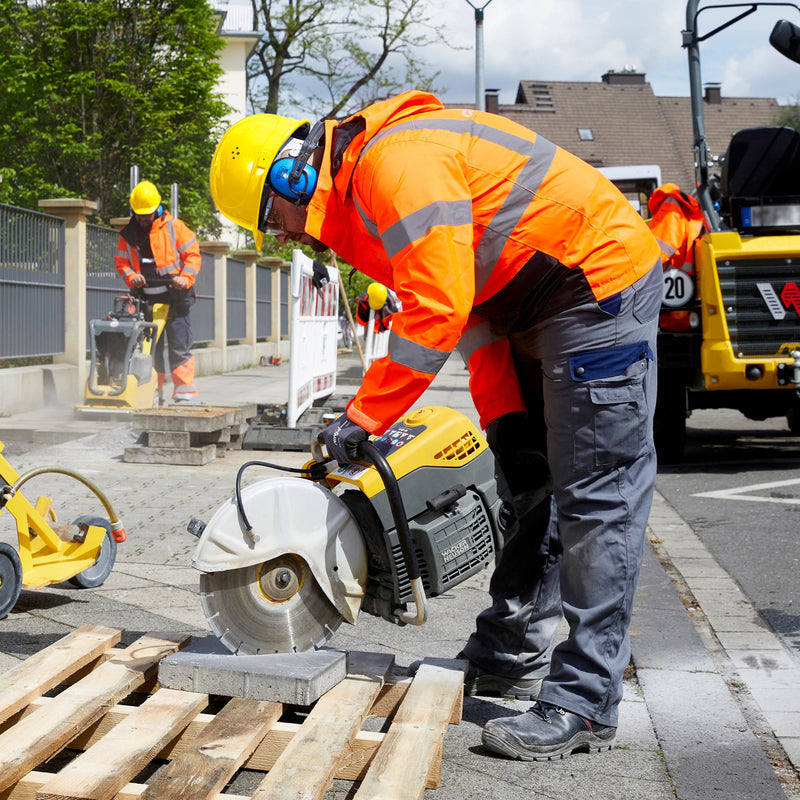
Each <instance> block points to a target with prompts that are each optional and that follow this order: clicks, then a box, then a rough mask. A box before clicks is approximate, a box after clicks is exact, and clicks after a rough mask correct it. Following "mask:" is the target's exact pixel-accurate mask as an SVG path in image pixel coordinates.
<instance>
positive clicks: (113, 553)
mask: <svg viewBox="0 0 800 800" xmlns="http://www.w3.org/2000/svg"><path fill="white" fill-rule="evenodd" d="M72 524H73V525H78V526H80V527H82V528H88V527H89V525H98V526H99V527H101V528H105V530H106V535H105V537H104V538H103V544H101V545H100V552H99V553H98V554H97V561H95V562H94V564H92V566H91V567H87V568H86V569H85V570H84V571H83V572H79V573H78V574H77V575H73V576H72V577H71V578H70V579H69V582H70V583H71V584H72V585H73V586H77V587H78V588H79V589H94V588H95V587H96V586H101V585H102V583H103V581H105V579H106V578H107V577H108V575H109V573H110V572H111V570H112V569H113V567H114V562H115V561H116V559H117V543H116V542H115V541H114V537H113V536H112V535H111V525H110V524H109V522H108V520H105V519H103V518H102V517H78V519H76V520H75V522H73V523H72Z"/></svg>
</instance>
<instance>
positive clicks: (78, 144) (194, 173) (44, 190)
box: [0, 0, 228, 234]
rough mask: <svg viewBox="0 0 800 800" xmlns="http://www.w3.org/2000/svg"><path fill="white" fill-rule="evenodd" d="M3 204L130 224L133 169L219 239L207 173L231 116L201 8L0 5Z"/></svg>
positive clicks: (187, 0)
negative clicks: (74, 209) (88, 205)
mask: <svg viewBox="0 0 800 800" xmlns="http://www.w3.org/2000/svg"><path fill="white" fill-rule="evenodd" d="M0 40H2V42H3V47H2V48H0V74H1V75H2V76H3V77H2V82H0V201H3V202H8V203H14V204H16V205H20V206H24V207H28V208H36V202H37V200H38V199H40V198H42V197H67V196H72V197H75V196H77V197H84V198H87V199H90V200H94V201H96V202H97V203H98V211H97V218H98V219H99V220H101V221H104V222H107V221H108V220H109V219H111V218H113V217H119V216H126V215H127V214H128V213H129V212H128V202H127V198H128V194H129V190H130V167H131V166H132V165H138V167H139V170H140V176H141V178H143V179H144V178H146V179H148V180H151V181H152V182H153V183H155V184H156V185H157V186H158V187H159V189H160V190H161V192H162V195H163V196H164V197H165V199H168V197H169V186H170V184H171V183H177V184H178V185H179V191H180V215H181V217H182V218H183V219H185V220H186V222H187V223H188V224H189V225H191V226H192V227H194V228H195V229H197V230H198V231H201V232H204V233H208V234H214V233H216V231H217V230H218V229H219V222H218V220H217V219H216V217H215V216H214V212H213V204H212V203H211V198H210V192H209V189H208V165H209V163H210V162H211V157H212V155H213V151H214V145H215V143H216V140H217V138H218V134H219V129H220V123H221V120H222V119H223V117H224V116H225V114H226V113H227V112H228V107H227V106H226V105H225V103H224V102H223V101H222V99H221V95H220V94H219V93H218V91H217V84H218V80H219V77H220V74H221V68H220V66H219V64H218V61H217V58H216V53H217V50H218V49H219V48H220V47H221V46H222V42H221V40H220V38H219V37H218V36H217V35H216V31H215V28H214V19H213V15H212V11H211V7H210V5H209V4H208V3H206V2H200V1H199V0H46V2H44V1H39V0H0Z"/></svg>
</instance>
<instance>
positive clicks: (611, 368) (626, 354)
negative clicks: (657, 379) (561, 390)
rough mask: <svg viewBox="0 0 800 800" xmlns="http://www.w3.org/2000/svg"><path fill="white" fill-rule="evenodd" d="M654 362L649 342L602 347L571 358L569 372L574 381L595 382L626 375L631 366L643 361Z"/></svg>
mask: <svg viewBox="0 0 800 800" xmlns="http://www.w3.org/2000/svg"><path fill="white" fill-rule="evenodd" d="M645 358H646V359H650V360H651V361H652V360H653V351H652V350H651V349H650V345H649V344H648V343H647V341H646V340H645V341H642V342H634V343H633V344H620V345H617V346H616V347H601V348H600V349H599V350H587V351H586V352H583V353H576V354H575V355H573V356H570V357H569V371H570V374H571V375H572V380H574V381H579V382H583V381H593V380H598V379H600V378H613V377H615V376H617V375H624V374H625V370H626V369H628V367H629V366H630V365H631V364H635V363H636V362H637V361H640V360H642V359H645Z"/></svg>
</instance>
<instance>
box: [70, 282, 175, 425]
mask: <svg viewBox="0 0 800 800" xmlns="http://www.w3.org/2000/svg"><path fill="white" fill-rule="evenodd" d="M150 309H151V313H150V314H149V315H148V313H147V308H146V307H145V303H144V302H143V301H142V300H140V299H139V298H137V297H134V296H133V295H123V296H119V297H115V298H114V309H113V311H111V313H109V315H108V316H107V317H106V319H93V320H91V322H90V323H89V329H90V334H91V335H90V343H89V344H90V348H91V350H90V357H89V377H88V379H87V380H86V391H85V393H84V400H83V405H80V406H78V407H77V409H76V411H77V412H78V413H79V414H83V413H86V412H97V411H99V410H102V411H103V412H107V413H111V412H117V413H130V412H131V411H136V410H141V409H145V408H152V407H153V406H154V405H161V404H162V403H163V398H162V397H161V396H160V394H159V392H158V386H157V384H158V378H157V374H156V371H155V368H154V366H153V352H154V350H155V346H156V343H157V342H158V340H159V338H160V337H161V334H162V333H163V331H164V326H165V324H166V322H167V313H168V312H169V305H168V304H166V303H153V304H150ZM148 316H150V317H151V319H147V317H148Z"/></svg>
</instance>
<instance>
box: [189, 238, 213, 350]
mask: <svg viewBox="0 0 800 800" xmlns="http://www.w3.org/2000/svg"><path fill="white" fill-rule="evenodd" d="M214 273H215V262H214V254H213V253H208V252H201V253H200V272H199V273H198V274H197V280H196V281H195V285H194V288H195V291H196V292H197V302H196V303H195V305H194V306H193V307H192V334H193V335H194V342H195V344H207V343H208V342H213V341H214Z"/></svg>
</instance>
